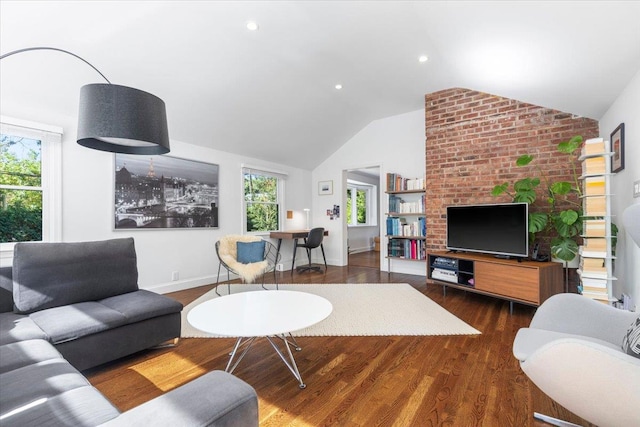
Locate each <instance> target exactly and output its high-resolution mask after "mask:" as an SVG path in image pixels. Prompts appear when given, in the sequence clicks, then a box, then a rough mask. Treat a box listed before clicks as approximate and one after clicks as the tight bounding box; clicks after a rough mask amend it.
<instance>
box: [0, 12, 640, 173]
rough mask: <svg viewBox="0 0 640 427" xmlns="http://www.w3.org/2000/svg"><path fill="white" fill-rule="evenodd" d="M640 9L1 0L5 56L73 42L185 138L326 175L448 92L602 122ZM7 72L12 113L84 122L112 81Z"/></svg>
mask: <svg viewBox="0 0 640 427" xmlns="http://www.w3.org/2000/svg"><path fill="white" fill-rule="evenodd" d="M639 19H640V2H637V1H626V2H615V1H603V2H600V1H582V2H581V1H567V2H558V1H547V2H528V1H527V2H524V1H511V2H507V1H502V2H499V1H492V2H484V1H473V2H471V1H469V2H456V1H447V2H445V1H442V2H439V1H433V2H426V1H424V2H418V1H415V2H412V1H404V2H395V1H340V2H338V1H313V2H311V1H306V2H302V1H291V2H287V1H279V2H271V1H258V2H250V1H242V2H234V1H228V2H227V1H127V2H124V1H85V2H80V1H42V2H38V1H6V0H2V1H0V25H1V30H0V52H1V53H3V54H4V53H7V52H9V51H11V50H14V49H19V48H24V47H29V46H53V47H57V48H61V49H66V50H69V51H71V52H73V53H75V54H77V55H80V56H81V57H83V58H84V59H86V60H87V61H89V62H90V63H92V64H93V65H94V66H95V67H97V68H98V69H99V70H100V71H101V72H102V73H103V74H104V75H105V76H106V77H107V78H108V79H109V80H110V81H111V82H112V83H116V84H121V85H125V86H131V87H135V88H138V89H142V90H145V91H148V92H151V93H153V94H155V95H157V96H159V97H160V98H162V99H163V100H164V101H165V103H166V105H167V113H168V120H169V133H170V136H171V139H172V140H178V141H183V142H188V143H191V144H197V145H202V146H207V147H211V148H215V149H218V150H223V151H228V152H233V153H237V154H241V155H246V156H251V157H257V158H263V159H265V160H269V161H274V162H278V163H283V164H289V165H293V166H297V167H301V168H305V169H313V168H314V167H316V166H317V165H318V164H320V163H321V162H322V161H323V160H325V159H326V158H327V157H328V156H329V155H330V154H331V153H333V152H334V151H335V150H336V149H337V148H338V147H340V146H341V145H342V144H344V143H345V142H346V141H348V140H349V138H351V137H352V136H353V135H355V134H356V133H357V132H358V131H360V130H361V129H362V128H363V127H365V126H366V125H367V124H368V123H370V122H371V121H373V120H377V119H381V118H384V117H388V116H392V115H396V114H401V113H406V112H409V111H415V110H418V109H421V108H423V107H424V95H425V94H426V93H430V92H434V91H438V90H441V89H446V88H450V87H465V88H470V89H475V90H481V91H484V92H489V93H494V94H497V95H501V96H506V97H510V98H515V99H519V100H522V101H526V102H531V103H535V104H537V105H542V106H546V107H550V108H555V109H558V110H562V111H566V112H571V113H574V114H577V115H582V116H586V117H590V118H595V119H598V118H600V117H601V115H602V114H603V113H604V112H606V110H607V108H608V107H609V106H610V105H611V103H612V102H613V101H614V100H615V98H616V97H617V95H618V94H619V93H620V92H621V91H622V90H623V89H624V87H625V86H626V84H627V83H628V82H629V80H630V79H631V78H632V77H633V76H634V75H635V74H636V73H637V72H638V70H640V25H638V21H639ZM249 21H253V22H256V23H257V25H258V29H257V30H256V31H251V30H249V29H247V26H246V24H247V23H248V22H249ZM421 55H425V56H427V58H428V60H427V61H426V62H420V61H419V60H418V58H419V57H420V56H421ZM0 67H1V68H0V78H1V80H0V112H1V113H2V114H3V115H9V116H13V117H16V116H18V117H19V118H22V119H29V118H30V117H25V115H27V116H28V115H33V116H35V117H42V116H43V115H42V114H39V113H38V112H46V111H55V112H56V114H57V115H62V116H67V117H76V116H77V108H78V93H79V88H80V87H81V86H82V85H84V84H87V83H97V82H101V78H100V76H99V75H98V74H97V73H95V71H93V70H91V69H90V68H89V67H87V66H85V65H84V64H82V63H81V62H79V61H78V60H77V59H75V58H72V57H70V56H65V55H63V54H60V53H56V52H29V53H23V54H20V55H15V56H11V57H9V58H5V59H4V60H2V61H1V63H0ZM338 84H340V85H342V89H336V85H338ZM390 142H393V141H390Z"/></svg>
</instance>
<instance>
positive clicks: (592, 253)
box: [578, 138, 615, 303]
mask: <svg viewBox="0 0 640 427" xmlns="http://www.w3.org/2000/svg"><path fill="white" fill-rule="evenodd" d="M612 154H613V153H611V151H610V146H609V141H606V140H603V139H602V138H593V139H589V140H587V141H585V143H584V146H583V148H582V154H581V156H580V161H581V162H582V176H581V177H580V178H581V180H582V186H583V192H582V193H583V195H582V197H583V232H582V238H583V245H582V246H581V247H580V267H579V268H578V274H579V276H580V288H579V289H580V292H581V293H582V295H584V296H586V297H588V298H591V299H594V300H597V301H601V302H603V303H609V302H610V301H613V300H614V298H613V293H612V292H613V291H612V281H613V280H615V277H614V276H613V260H614V257H613V245H612V236H611V192H610V188H611V183H610V179H611V176H612V172H611V161H610V157H611V155H612Z"/></svg>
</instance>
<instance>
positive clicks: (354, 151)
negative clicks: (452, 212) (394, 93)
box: [311, 109, 426, 276]
mask: <svg viewBox="0 0 640 427" xmlns="http://www.w3.org/2000/svg"><path fill="white" fill-rule="evenodd" d="M424 135H425V128H424V110H423V109H420V110H417V111H413V112H410V113H406V114H401V115H398V116H393V117H387V118H384V119H380V120H376V121H373V122H371V123H370V124H369V125H367V126H366V127H365V128H364V129H362V130H361V131H360V132H358V133H357V134H356V135H355V136H354V137H353V138H351V139H350V140H349V141H347V142H346V143H345V144H344V145H343V146H342V147H340V149H338V150H337V151H336V152H335V153H333V155H331V157H329V158H328V159H327V160H325V161H324V162H323V163H322V164H321V165H320V166H318V167H317V168H316V169H314V170H313V173H312V175H311V179H312V188H313V189H314V190H313V200H312V214H313V215H312V218H313V219H312V225H313V226H315V227H324V228H326V229H328V230H329V236H328V237H327V238H326V239H325V244H324V247H325V251H326V254H327V262H329V263H330V264H333V265H341V266H342V265H347V255H348V254H347V248H346V236H347V227H346V221H345V220H344V215H342V213H341V217H340V219H339V220H333V221H332V220H330V219H329V217H327V216H326V211H327V209H331V208H332V207H333V205H340V208H341V209H344V206H345V196H346V173H343V171H345V170H348V169H359V168H365V167H371V166H380V177H381V181H382V182H383V183H384V182H386V174H387V173H391V172H395V173H399V174H401V175H402V176H404V177H408V178H415V177H423V176H424V174H425V170H424V168H425V152H424V147H425V144H424V138H425V136H424ZM326 180H332V181H333V194H332V195H324V196H321V195H318V192H317V190H316V188H317V185H318V181H326ZM384 185H386V184H383V185H381V186H380V188H379V190H380V192H381V194H380V218H379V219H378V221H379V224H380V225H381V226H384V224H385V219H386V218H385V217H384V212H386V208H385V204H386V203H387V197H386V195H385V194H384V190H385V187H384ZM384 231H385V230H384V228H381V229H380V236H384V234H385V232H384ZM380 243H381V245H380V246H381V248H380V265H381V269H382V270H384V271H387V262H386V259H385V254H386V249H387V246H386V241H385V239H384V238H381V242H380ZM314 255H315V254H314ZM391 270H392V271H394V272H399V273H407V274H420V275H424V276H426V264H425V263H417V262H412V261H402V260H394V261H393V263H392V267H391Z"/></svg>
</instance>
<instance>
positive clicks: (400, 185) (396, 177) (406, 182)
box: [387, 173, 424, 191]
mask: <svg viewBox="0 0 640 427" xmlns="http://www.w3.org/2000/svg"><path fill="white" fill-rule="evenodd" d="M423 189H424V178H403V177H402V175H400V174H398V173H387V191H413V190H423Z"/></svg>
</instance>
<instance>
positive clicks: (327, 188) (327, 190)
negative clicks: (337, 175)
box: [318, 181, 333, 196]
mask: <svg viewBox="0 0 640 427" xmlns="http://www.w3.org/2000/svg"><path fill="white" fill-rule="evenodd" d="M318 194H319V195H321V196H328V195H330V194H333V181H319V182H318Z"/></svg>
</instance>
